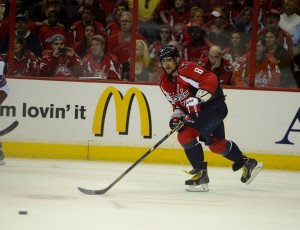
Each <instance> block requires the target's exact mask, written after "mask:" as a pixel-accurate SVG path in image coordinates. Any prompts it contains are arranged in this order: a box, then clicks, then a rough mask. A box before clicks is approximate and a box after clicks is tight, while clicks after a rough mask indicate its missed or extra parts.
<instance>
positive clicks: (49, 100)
mask: <svg viewBox="0 0 300 230" xmlns="http://www.w3.org/2000/svg"><path fill="white" fill-rule="evenodd" d="M8 84H9V88H10V93H9V96H8V97H7V99H6V100H5V101H4V103H3V104H2V106H1V107H0V119H1V123H0V131H1V130H3V129H5V128H6V127H8V126H9V125H10V124H12V123H13V122H14V121H18V122H19V125H18V127H17V128H16V129H15V130H13V131H12V132H10V133H8V134H6V135H4V136H2V137H1V141H3V143H5V142H8V143H11V144H12V145H13V143H39V144H60V145H69V146H76V145H78V146H84V147H85V148H90V147H91V146H108V147H109V146H111V147H116V146H119V147H129V148H134V147H142V148H149V147H152V146H153V145H154V144H155V143H156V142H157V141H159V140H160V139H161V138H162V137H163V136H164V135H166V134H167V133H168V132H169V131H170V130H169V119H170V116H171V114H172V107H171V105H170V104H169V102H168V101H167V100H166V99H165V98H164V96H163V94H162V92H161V90H160V88H159V86H158V85H142V84H130V83H127V84H122V83H114V84H112V83H103V82H101V81H100V82H81V81H80V82H79V81H46V80H29V79H24V80H23V79H8ZM224 91H225V94H226V95H227V96H226V103H227V106H228V109H229V114H228V116H227V117H226V119H225V129H226V138H227V139H228V140H234V141H235V142H236V143H238V145H239V146H240V148H241V149H243V151H246V152H250V153H257V154H283V155H292V156H300V93H299V92H280V91H259V90H253V91H252V90H238V89H226V90H224ZM160 147H161V148H167V149H181V146H180V145H179V144H178V142H177V137H176V134H174V135H172V136H171V137H170V138H168V139H167V140H166V141H165V142H164V143H163V144H162V145H161V146H160ZM205 148H206V147H205Z"/></svg>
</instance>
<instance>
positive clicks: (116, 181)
mask: <svg viewBox="0 0 300 230" xmlns="http://www.w3.org/2000/svg"><path fill="white" fill-rule="evenodd" d="M183 125H184V122H183V121H182V122H179V123H178V124H177V126H176V127H175V128H174V129H172V130H171V131H170V132H169V133H168V134H167V135H165V136H164V137H163V138H162V139H161V140H160V141H158V142H157V143H156V144H155V145H154V146H153V147H152V148H151V149H149V150H148V151H147V152H146V153H145V154H144V155H143V156H142V157H141V158H140V159H138V160H137V161H136V162H135V163H134V164H133V165H131V166H130V167H129V168H128V169H127V170H126V171H125V172H123V173H122V174H121V175H120V176H119V177H118V178H117V179H115V180H114V181H113V182H112V183H111V184H110V185H109V186H108V187H106V188H105V189H100V190H91V189H85V188H81V187H78V189H79V191H80V192H82V193H84V194H87V195H102V194H104V193H106V192H107V191H108V190H109V189H111V187H113V186H114V185H115V184H116V183H118V182H119V181H120V180H121V179H122V178H123V177H124V176H126V175H127V174H128V173H129V172H130V171H131V170H132V169H133V168H134V167H135V166H137V165H138V164H139V163H140V162H141V161H142V160H144V159H145V158H146V157H147V156H148V155H149V154H150V153H151V152H153V150H154V149H156V148H157V147H158V146H159V145H160V144H161V143H163V142H164V141H165V140H167V139H168V137H169V136H171V135H172V134H173V133H174V132H176V131H178V130H179V129H180V128H181V127H182V126H183Z"/></svg>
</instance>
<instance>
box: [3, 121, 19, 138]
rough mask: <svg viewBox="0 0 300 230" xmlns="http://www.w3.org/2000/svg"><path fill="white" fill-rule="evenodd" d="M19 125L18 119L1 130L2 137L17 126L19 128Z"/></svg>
mask: <svg viewBox="0 0 300 230" xmlns="http://www.w3.org/2000/svg"><path fill="white" fill-rule="evenodd" d="M18 125H19V122H18V121H14V122H13V123H12V124H11V125H10V126H8V127H7V128H6V129H3V130H2V131H0V137H1V136H4V135H6V134H8V133H10V132H11V131H13V130H14V129H15V128H17V126H18Z"/></svg>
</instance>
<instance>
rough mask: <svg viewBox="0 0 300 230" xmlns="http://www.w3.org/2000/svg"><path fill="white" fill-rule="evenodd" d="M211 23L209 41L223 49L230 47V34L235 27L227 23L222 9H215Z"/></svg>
mask: <svg viewBox="0 0 300 230" xmlns="http://www.w3.org/2000/svg"><path fill="white" fill-rule="evenodd" d="M210 17H211V21H210V23H208V24H209V25H208V39H209V41H210V42H211V43H212V44H214V45H217V46H220V47H221V48H222V49H224V48H225V47H227V46H228V44H229V41H230V34H231V32H232V31H233V29H234V27H233V26H232V25H231V24H230V23H229V22H228V21H227V19H226V16H225V14H224V12H223V11H221V10H220V9H215V10H213V11H212V12H211V14H210Z"/></svg>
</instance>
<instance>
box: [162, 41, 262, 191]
mask: <svg viewBox="0 0 300 230" xmlns="http://www.w3.org/2000/svg"><path fill="white" fill-rule="evenodd" d="M159 57H160V64H161V66H162V68H163V70H164V73H163V74H162V75H161V76H160V88H161V90H162V92H163V94H164V95H165V97H166V98H167V100H168V101H169V102H170V103H171V105H172V107H173V115H172V116H171V119H170V123H169V125H170V128H171V129H173V128H174V127H175V126H176V125H177V124H178V123H179V122H180V121H181V120H183V121H184V127H183V128H182V129H181V130H179V132H178V136H177V138H178V141H179V143H180V144H181V145H182V147H183V149H184V151H185V154H186V156H187V158H188V160H189V162H190V164H191V165H192V167H193V169H192V170H191V171H190V172H189V174H191V175H192V176H193V177H192V178H191V179H189V180H187V181H185V185H186V190H187V191H208V190H209V188H208V183H209V177H208V174H207V162H205V161H204V154H203V149H202V145H201V143H200V142H198V140H197V138H198V137H199V140H200V141H202V142H204V143H205V145H207V146H208V147H209V149H210V150H211V151H212V152H214V153H217V154H220V155H222V156H223V157H225V158H227V159H228V160H231V161H233V162H234V163H233V165H232V169H233V171H237V170H239V169H241V168H243V174H242V177H241V181H242V182H243V183H246V184H249V183H250V182H251V181H252V180H253V179H254V177H255V176H256V175H257V173H258V172H259V171H260V169H261V167H262V166H263V163H260V162H257V161H256V160H255V159H251V158H248V157H247V156H245V155H243V153H242V152H241V151H240V149H239V148H238V146H237V145H236V144H235V143H234V142H233V141H230V140H227V139H226V138H225V129H224V123H223V120H224V119H225V117H226V115H227V112H228V111H227V106H226V104H225V97H224V94H223V90H222V88H221V87H220V84H219V81H218V78H217V76H216V75H215V74H214V73H213V72H210V71H206V70H205V69H203V68H202V67H201V66H198V65H196V64H195V63H193V62H189V61H184V60H182V59H180V57H179V52H178V50H177V48H176V47H175V46H171V45H169V46H166V47H164V48H162V49H161V50H160V53H159Z"/></svg>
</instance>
